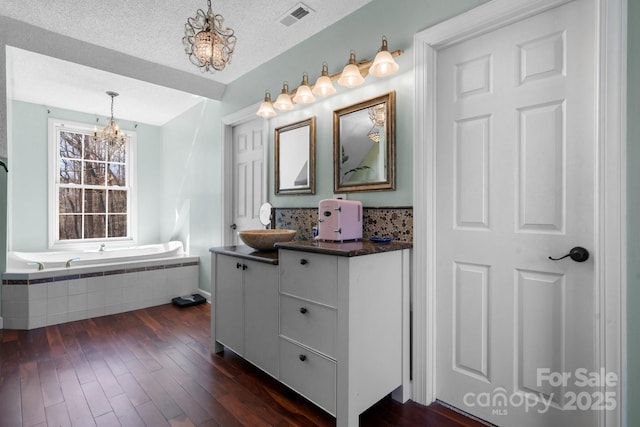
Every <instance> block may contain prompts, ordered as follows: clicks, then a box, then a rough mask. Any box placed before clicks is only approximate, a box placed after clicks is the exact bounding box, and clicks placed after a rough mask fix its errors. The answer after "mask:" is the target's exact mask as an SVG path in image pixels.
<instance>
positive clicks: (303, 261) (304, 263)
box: [300, 258, 309, 265]
mask: <svg viewBox="0 0 640 427" xmlns="http://www.w3.org/2000/svg"><path fill="white" fill-rule="evenodd" d="M300 264H302V265H306V264H309V261H307V260H306V259H304V258H303V259H301V260H300Z"/></svg>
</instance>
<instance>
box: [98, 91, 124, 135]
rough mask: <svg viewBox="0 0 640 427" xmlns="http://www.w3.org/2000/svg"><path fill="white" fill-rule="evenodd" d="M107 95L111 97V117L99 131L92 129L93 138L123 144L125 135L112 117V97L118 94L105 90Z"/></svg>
mask: <svg viewBox="0 0 640 427" xmlns="http://www.w3.org/2000/svg"><path fill="white" fill-rule="evenodd" d="M107 95H109V96H110V97H111V118H110V119H109V123H108V124H107V126H105V127H104V129H102V130H101V131H100V132H98V130H97V129H96V130H94V131H93V140H94V141H96V142H104V143H107V144H108V145H112V144H123V143H125V142H127V135H125V133H124V132H122V131H121V130H120V126H118V122H117V121H116V119H114V118H113V98H115V97H116V96H118V95H119V94H118V93H117V92H113V91H107Z"/></svg>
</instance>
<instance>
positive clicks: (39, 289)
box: [29, 283, 49, 302]
mask: <svg viewBox="0 0 640 427" xmlns="http://www.w3.org/2000/svg"><path fill="white" fill-rule="evenodd" d="M47 286H49V283H38V284H37V285H29V301H30V302H33V301H36V300H46V299H47Z"/></svg>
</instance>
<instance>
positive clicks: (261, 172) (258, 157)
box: [231, 118, 267, 244]
mask: <svg viewBox="0 0 640 427" xmlns="http://www.w3.org/2000/svg"><path fill="white" fill-rule="evenodd" d="M263 124H264V122H263V119H261V118H257V119H254V120H252V121H250V122H246V123H243V124H240V125H237V126H234V128H233V132H232V138H233V190H232V200H233V202H232V203H233V222H232V224H231V227H232V228H234V229H236V230H246V229H252V228H263V225H262V224H261V223H260V218H259V211H260V205H262V204H263V203H264V202H266V201H267V195H266V185H265V183H266V163H265V155H266V150H267V148H266V146H265V139H264V135H263V132H264V130H263ZM237 243H238V235H237V233H233V242H232V244H237Z"/></svg>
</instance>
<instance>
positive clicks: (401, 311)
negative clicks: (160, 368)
mask: <svg viewBox="0 0 640 427" xmlns="http://www.w3.org/2000/svg"><path fill="white" fill-rule="evenodd" d="M277 246H278V247H279V250H278V252H266V253H259V252H255V251H252V250H251V249H250V248H248V247H246V246H229V247H223V248H212V249H211V252H212V298H213V302H212V304H211V310H212V313H211V334H212V350H213V351H216V352H219V351H222V350H223V348H224V347H228V348H229V349H231V350H233V351H234V352H236V353H237V354H239V355H240V356H242V357H244V358H245V359H247V360H249V361H250V362H252V363H254V364H255V365H256V366H258V367H259V368H261V369H263V370H264V371H266V372H268V373H270V374H271V375H273V376H274V377H276V378H277V379H278V380H279V381H281V382H282V383H284V384H286V385H287V386H289V387H290V388H291V389H293V390H295V391H297V392H298V393H300V394H301V395H303V396H305V397H306V398H307V399H309V400H310V401H312V402H314V403H315V404H317V405H318V406H320V407H321V408H323V409H324V410H326V411H327V412H329V413H330V414H332V415H334V416H335V417H336V425H337V427H355V426H357V425H358V418H359V415H360V414H361V413H362V412H363V411H365V410H366V409H367V408H369V407H370V406H371V405H373V404H374V403H376V402H377V401H379V400H380V399H382V398H383V397H384V396H386V395H387V394H389V393H393V397H394V398H395V399H397V400H400V401H402V402H405V401H406V400H408V399H409V398H410V390H411V387H410V332H409V324H410V314H409V313H410V275H411V273H410V270H411V268H410V262H411V261H410V260H411V244H410V243H401V242H393V243H390V244H388V245H386V246H377V245H375V244H373V243H371V242H368V241H365V242H363V241H358V242H345V243H328V242H287V243H278V244H277Z"/></svg>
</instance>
